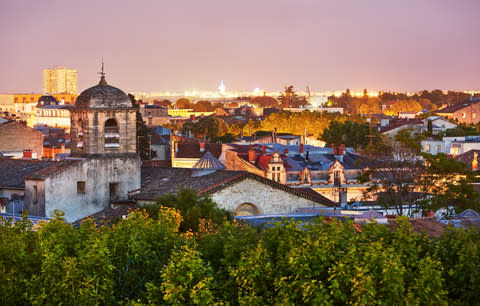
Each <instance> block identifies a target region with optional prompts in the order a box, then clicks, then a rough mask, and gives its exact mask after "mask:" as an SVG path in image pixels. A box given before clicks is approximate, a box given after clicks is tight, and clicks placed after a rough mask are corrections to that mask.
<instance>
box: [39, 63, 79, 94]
mask: <svg viewBox="0 0 480 306" xmlns="http://www.w3.org/2000/svg"><path fill="white" fill-rule="evenodd" d="M43 92H44V93H49V94H59V93H68V94H76V93H77V70H75V69H67V68H66V67H54V68H52V69H44V70H43Z"/></svg>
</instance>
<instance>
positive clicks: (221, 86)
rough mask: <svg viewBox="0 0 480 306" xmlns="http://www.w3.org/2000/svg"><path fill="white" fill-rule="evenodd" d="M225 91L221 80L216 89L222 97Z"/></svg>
mask: <svg viewBox="0 0 480 306" xmlns="http://www.w3.org/2000/svg"><path fill="white" fill-rule="evenodd" d="M225 89H226V87H225V85H224V84H223V80H221V81H220V86H219V87H218V90H219V91H220V94H221V95H223V96H224V95H225Z"/></svg>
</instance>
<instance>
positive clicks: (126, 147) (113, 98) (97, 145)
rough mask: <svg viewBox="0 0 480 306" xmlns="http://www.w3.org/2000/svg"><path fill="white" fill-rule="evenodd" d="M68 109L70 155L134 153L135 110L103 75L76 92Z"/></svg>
mask: <svg viewBox="0 0 480 306" xmlns="http://www.w3.org/2000/svg"><path fill="white" fill-rule="evenodd" d="M71 112H72V116H71V130H70V135H71V156H72V157H87V156H103V155H107V156H118V155H122V156H125V155H136V110H135V108H134V107H133V105H132V102H131V101H130V99H129V98H128V96H127V95H126V94H125V93H124V92H123V91H122V90H120V89H118V88H116V87H113V86H110V85H108V84H107V81H106V80H105V76H103V75H102V77H101V79H100V82H99V83H98V85H96V86H93V87H91V88H89V89H87V90H85V91H83V92H82V93H81V94H80V95H79V96H78V98H77V100H76V102H75V107H74V108H73V109H72V110H71Z"/></svg>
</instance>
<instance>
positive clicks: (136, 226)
mask: <svg viewBox="0 0 480 306" xmlns="http://www.w3.org/2000/svg"><path fill="white" fill-rule="evenodd" d="M180 220H181V218H179V216H178V214H177V213H176V212H175V211H174V210H170V211H169V210H165V209H160V210H158V211H157V215H156V218H150V217H148V215H147V214H146V213H145V212H141V211H140V212H132V213H130V215H129V216H128V218H127V219H125V220H123V221H121V222H119V223H118V224H117V225H116V226H114V227H112V228H105V229H104V231H105V234H106V235H107V237H106V240H107V241H106V243H107V245H108V248H109V250H110V259H111V262H113V263H115V268H114V270H113V280H114V292H115V298H116V299H117V300H122V299H125V298H127V299H133V300H135V299H137V298H145V284H146V283H152V284H160V283H161V275H160V273H159V269H161V268H162V267H163V266H164V265H166V264H167V262H168V259H169V257H170V253H171V251H172V250H173V248H174V247H176V246H177V245H179V244H180V243H181V241H182V239H180V237H179V236H178V234H177V230H178V226H179V223H180V222H179V221H180Z"/></svg>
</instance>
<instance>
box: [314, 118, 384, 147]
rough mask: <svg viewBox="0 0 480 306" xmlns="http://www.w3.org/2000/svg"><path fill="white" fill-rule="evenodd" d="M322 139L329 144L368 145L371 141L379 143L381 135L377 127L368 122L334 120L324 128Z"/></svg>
mask: <svg viewBox="0 0 480 306" xmlns="http://www.w3.org/2000/svg"><path fill="white" fill-rule="evenodd" d="M322 139H323V140H324V141H325V142H326V143H327V146H332V145H333V146H338V145H341V144H344V145H345V146H347V147H354V148H358V147H366V146H367V145H368V144H369V143H370V142H372V143H374V144H375V143H378V142H379V141H380V136H379V134H378V131H377V130H376V129H372V128H371V127H370V125H368V124H367V123H364V124H360V123H357V122H353V121H349V120H347V121H345V122H343V123H341V122H339V121H332V122H330V125H329V126H328V128H326V129H324V130H323V134H322Z"/></svg>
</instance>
